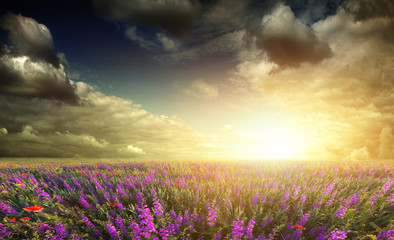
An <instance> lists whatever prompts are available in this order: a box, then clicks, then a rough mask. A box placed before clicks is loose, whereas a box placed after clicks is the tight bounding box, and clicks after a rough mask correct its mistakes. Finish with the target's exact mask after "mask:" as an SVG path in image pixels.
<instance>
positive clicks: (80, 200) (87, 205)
mask: <svg viewBox="0 0 394 240" xmlns="http://www.w3.org/2000/svg"><path fill="white" fill-rule="evenodd" d="M79 202H80V203H81V204H82V206H84V207H85V208H88V209H89V208H90V205H89V203H88V202H87V201H86V199H85V198H84V197H83V196H81V198H80V199H79Z"/></svg>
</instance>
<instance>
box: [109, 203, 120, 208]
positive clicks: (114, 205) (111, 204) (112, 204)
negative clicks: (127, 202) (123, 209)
mask: <svg viewBox="0 0 394 240" xmlns="http://www.w3.org/2000/svg"><path fill="white" fill-rule="evenodd" d="M108 205H110V206H111V207H116V206H118V204H116V203H108Z"/></svg>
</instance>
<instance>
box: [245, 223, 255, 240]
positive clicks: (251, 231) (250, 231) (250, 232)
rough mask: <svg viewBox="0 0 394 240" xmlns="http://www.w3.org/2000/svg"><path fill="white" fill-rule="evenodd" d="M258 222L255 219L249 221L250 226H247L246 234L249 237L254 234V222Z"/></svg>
mask: <svg viewBox="0 0 394 240" xmlns="http://www.w3.org/2000/svg"><path fill="white" fill-rule="evenodd" d="M255 223H256V222H255V221H254V220H253V219H250V221H249V223H248V227H247V228H246V236H247V237H248V238H252V236H253V228H254V224H255Z"/></svg>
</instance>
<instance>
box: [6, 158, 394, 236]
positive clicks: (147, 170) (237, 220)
mask: <svg viewBox="0 0 394 240" xmlns="http://www.w3.org/2000/svg"><path fill="white" fill-rule="evenodd" d="M0 164H1V165H0V220H1V221H0V238H4V239H394V230H393V229H394V213H393V212H394V209H393V208H394V203H393V200H394V190H393V188H392V184H393V182H394V176H393V172H392V169H393V163H392V162H388V161H385V162H367V163H365V162H318V161H316V162H310V161H308V162H306V161H304V162H302V161H299V162H286V161H276V162H231V161H228V162H225V161H222V162H219V161H217V162H186V161H167V162H165V161H150V162H143V161H133V162H126V161H124V162H121V161H117V162H114V161H111V162H110V161H85V162H82V163H79V162H76V161H73V162H69V163H64V162H60V161H57V162H51V161H42V162H40V161H25V162H21V161H14V162H13V161H8V162H7V161H3V162H2V163H0Z"/></svg>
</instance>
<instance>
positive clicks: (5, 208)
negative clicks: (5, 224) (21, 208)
mask: <svg viewBox="0 0 394 240" xmlns="http://www.w3.org/2000/svg"><path fill="white" fill-rule="evenodd" d="M0 212H3V213H4V214H5V215H6V216H10V215H11V213H12V214H18V212H17V211H15V210H14V209H13V208H12V207H11V206H10V205H8V204H7V203H0Z"/></svg>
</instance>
